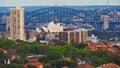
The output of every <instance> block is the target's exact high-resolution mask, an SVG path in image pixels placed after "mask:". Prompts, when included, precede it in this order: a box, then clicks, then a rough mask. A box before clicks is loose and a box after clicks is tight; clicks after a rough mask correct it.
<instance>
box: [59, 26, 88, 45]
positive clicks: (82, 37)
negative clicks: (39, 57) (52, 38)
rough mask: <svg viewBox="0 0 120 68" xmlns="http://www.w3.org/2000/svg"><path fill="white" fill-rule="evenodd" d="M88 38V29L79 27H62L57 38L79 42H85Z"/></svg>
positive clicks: (63, 40)
mask: <svg viewBox="0 0 120 68" xmlns="http://www.w3.org/2000/svg"><path fill="white" fill-rule="evenodd" d="M87 39H88V31H87V30H85V29H83V28H79V29H64V31H63V32H60V33H59V40H60V41H61V42H71V43H81V42H86V41H87Z"/></svg>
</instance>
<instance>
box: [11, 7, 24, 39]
mask: <svg viewBox="0 0 120 68" xmlns="http://www.w3.org/2000/svg"><path fill="white" fill-rule="evenodd" d="M10 39H11V40H18V39H19V40H23V41H24V40H25V32H24V8H22V7H16V8H10Z"/></svg>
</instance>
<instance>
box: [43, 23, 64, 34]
mask: <svg viewBox="0 0 120 68" xmlns="http://www.w3.org/2000/svg"><path fill="white" fill-rule="evenodd" d="M42 29H43V30H44V31H45V32H50V33H52V32H61V31H63V26H62V25H61V24H60V23H56V24H55V23H54V22H50V23H48V25H47V26H43V27H42Z"/></svg>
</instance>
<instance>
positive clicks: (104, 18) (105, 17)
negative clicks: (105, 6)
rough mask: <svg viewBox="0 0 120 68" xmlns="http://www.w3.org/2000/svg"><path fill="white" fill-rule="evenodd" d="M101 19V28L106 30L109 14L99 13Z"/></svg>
mask: <svg viewBox="0 0 120 68" xmlns="http://www.w3.org/2000/svg"><path fill="white" fill-rule="evenodd" d="M101 21H103V27H102V29H104V30H106V29H108V28H109V16H108V15H101Z"/></svg>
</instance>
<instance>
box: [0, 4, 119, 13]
mask: <svg viewBox="0 0 120 68" xmlns="http://www.w3.org/2000/svg"><path fill="white" fill-rule="evenodd" d="M23 7H24V9H25V11H33V10H36V9H41V8H47V7H56V6H23ZM60 7H69V8H73V9H77V10H82V9H100V8H106V7H108V6H60ZM10 8H12V7H0V12H9V9H10ZM109 8H113V9H116V8H118V9H120V5H119V6H109Z"/></svg>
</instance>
